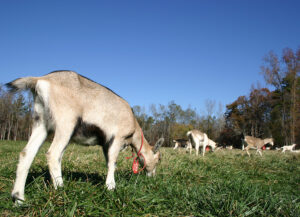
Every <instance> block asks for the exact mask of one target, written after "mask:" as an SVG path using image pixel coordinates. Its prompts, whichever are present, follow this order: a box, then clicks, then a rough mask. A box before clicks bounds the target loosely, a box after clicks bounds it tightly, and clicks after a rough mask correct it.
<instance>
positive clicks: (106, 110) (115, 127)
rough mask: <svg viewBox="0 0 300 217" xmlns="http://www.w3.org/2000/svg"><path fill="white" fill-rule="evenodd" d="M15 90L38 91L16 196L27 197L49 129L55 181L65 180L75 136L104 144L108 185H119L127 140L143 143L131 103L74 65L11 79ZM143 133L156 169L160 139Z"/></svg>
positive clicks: (151, 169)
mask: <svg viewBox="0 0 300 217" xmlns="http://www.w3.org/2000/svg"><path fill="white" fill-rule="evenodd" d="M7 87H9V88H11V90H12V91H16V90H23V89H30V90H31V91H32V93H33V96H34V114H33V130H32V134H31V136H30V139H29V141H28V143H27V145H26V146H25V148H24V149H23V151H22V152H21V153H20V157H19V164H18V168H17V174H16V180H15V184H14V188H13V191H12V197H13V199H14V200H15V201H16V202H17V203H21V201H23V200H24V188H25V182H26V178H27V175H28V171H29V168H30V165H31V163H32V161H33V159H34V157H35V155H36V153H37V152H38V150H39V148H40V146H41V145H42V143H43V142H44V141H45V139H46V137H47V135H48V132H49V131H54V139H53V141H52V144H51V146H50V148H49V150H48V152H47V154H46V155H47V161H48V166H49V170H50V174H51V178H52V181H53V184H54V187H55V188H57V187H58V186H63V179H62V173H61V161H62V156H63V152H64V150H65V149H66V147H67V145H68V143H69V141H70V139H71V138H73V139H75V141H76V140H77V141H80V142H81V143H84V144H88V145H101V146H102V147H103V152H104V156H105V159H106V162H107V166H108V173H107V178H106V186H107V188H108V189H114V188H115V186H116V184H115V178H114V172H115V168H116V166H115V164H116V161H117V157H118V154H119V152H120V150H121V149H122V148H124V147H125V146H128V145H130V146H132V147H133V149H135V151H138V150H139V149H140V147H141V140H142V134H141V128H140V126H139V124H138V122H137V121H136V119H135V117H134V115H133V113H132V110H131V108H130V106H129V105H128V103H127V102H126V101H125V100H124V99H122V98H121V97H120V96H118V95H116V94H115V93H114V92H112V91H111V90H110V89H108V88H106V87H104V86H102V85H100V84H97V83H95V82H93V81H91V80H89V79H87V78H85V77H83V76H81V75H79V74H77V73H75V72H72V71H55V72H52V73H50V74H47V75H45V76H42V77H25V78H19V79H16V80H14V81H12V82H10V83H8V84H7ZM143 139H144V144H143V146H142V149H141V153H142V154H143V156H144V158H145V161H146V171H147V175H148V176H152V175H155V170H156V165H157V163H158V161H159V155H160V154H159V152H158V149H159V147H160V146H161V145H162V143H163V138H161V139H159V140H158V142H157V143H156V145H155V146H154V147H152V146H150V145H149V144H148V142H147V141H146V140H145V138H143Z"/></svg>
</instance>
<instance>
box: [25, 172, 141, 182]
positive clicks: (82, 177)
mask: <svg viewBox="0 0 300 217" xmlns="http://www.w3.org/2000/svg"><path fill="white" fill-rule="evenodd" d="M141 174H142V175H145V174H144V172H141ZM106 175H107V174H106V173H105V174H99V173H84V172H77V171H63V174H62V176H63V179H64V180H65V181H68V182H88V183H91V184H92V185H99V184H105V179H106ZM132 175H133V173H132V172H131V171H129V170H122V171H116V172H115V177H116V178H118V179H121V180H123V181H129V180H130V179H131V178H132ZM38 179H42V180H43V182H44V183H46V184H47V185H49V184H51V182H52V181H51V176H50V173H49V170H48V169H47V168H43V169H42V170H41V171H39V172H36V171H32V172H30V173H29V174H28V178H27V181H26V185H28V184H30V183H33V182H35V181H36V180H38Z"/></svg>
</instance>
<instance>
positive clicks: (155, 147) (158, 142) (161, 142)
mask: <svg viewBox="0 0 300 217" xmlns="http://www.w3.org/2000/svg"><path fill="white" fill-rule="evenodd" d="M164 141H165V139H164V138H160V139H159V140H158V141H157V142H156V144H155V145H154V148H153V152H154V153H156V152H157V151H158V149H159V148H160V146H161V145H162V144H163V143H164Z"/></svg>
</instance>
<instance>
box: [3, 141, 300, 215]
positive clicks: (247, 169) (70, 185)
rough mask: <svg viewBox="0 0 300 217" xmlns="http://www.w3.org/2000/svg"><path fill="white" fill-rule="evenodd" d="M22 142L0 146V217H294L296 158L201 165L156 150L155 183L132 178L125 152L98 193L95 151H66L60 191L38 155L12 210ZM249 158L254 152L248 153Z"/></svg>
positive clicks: (299, 165)
mask: <svg viewBox="0 0 300 217" xmlns="http://www.w3.org/2000/svg"><path fill="white" fill-rule="evenodd" d="M24 145H25V142H9V141H1V142H0V216H19V215H21V216H300V198H299V197H300V185H299V184H300V155H299V154H295V153H287V154H281V153H279V152H275V151H266V152H264V153H263V157H260V156H258V155H252V156H251V158H249V157H248V156H247V155H242V152H241V151H239V150H232V151H230V150H224V151H219V152H215V153H209V154H207V155H206V156H205V157H204V158H203V157H202V156H199V157H196V156H195V154H194V153H193V155H192V156H190V155H189V154H187V153H185V152H184V150H175V151H174V150H172V149H169V148H162V150H161V152H162V160H161V162H160V164H159V166H158V168H157V176H156V177H154V178H148V177H146V176H145V174H144V173H141V174H139V175H135V174H133V173H132V172H131V163H132V160H126V159H125V157H126V156H131V153H130V150H128V151H126V152H123V153H121V154H120V156H119V159H118V164H117V165H118V169H117V171H116V173H115V178H116V184H117V188H116V190H114V191H108V190H106V188H105V178H106V172H107V169H106V166H105V161H104V157H103V153H102V150H101V148H100V147H84V146H79V145H75V144H71V145H69V147H68V149H67V150H66V152H65V155H64V158H63V177H64V185H65V186H64V188H61V189H59V190H55V189H54V188H53V185H52V184H51V181H50V176H49V172H48V168H47V164H46V157H45V153H46V151H47V148H48V147H49V144H45V145H44V146H43V147H42V148H41V150H40V151H39V153H38V155H37V157H36V158H35V160H34V162H33V165H32V167H31V169H30V172H29V175H28V179H27V183H26V189H25V198H26V202H25V204H24V205H23V206H21V207H16V206H15V205H14V203H13V202H12V200H11V197H10V193H11V190H12V187H13V182H14V179H15V171H16V167H17V162H18V156H19V152H20V151H21V150H22V148H23V147H24ZM252 153H254V152H252Z"/></svg>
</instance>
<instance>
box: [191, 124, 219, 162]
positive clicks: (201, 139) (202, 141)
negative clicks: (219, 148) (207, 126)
mask: <svg viewBox="0 0 300 217" xmlns="http://www.w3.org/2000/svg"><path fill="white" fill-rule="evenodd" d="M186 135H187V137H188V138H189V141H190V145H189V149H190V154H191V153H192V144H193V145H194V146H195V149H196V155H198V154H199V147H201V146H202V148H203V149H202V155H203V156H204V155H205V149H206V147H207V146H211V147H212V150H214V149H215V147H216V143H215V142H214V141H212V140H210V141H209V139H208V137H207V135H206V133H202V132H201V131H199V130H191V131H188V132H187V134H186Z"/></svg>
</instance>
